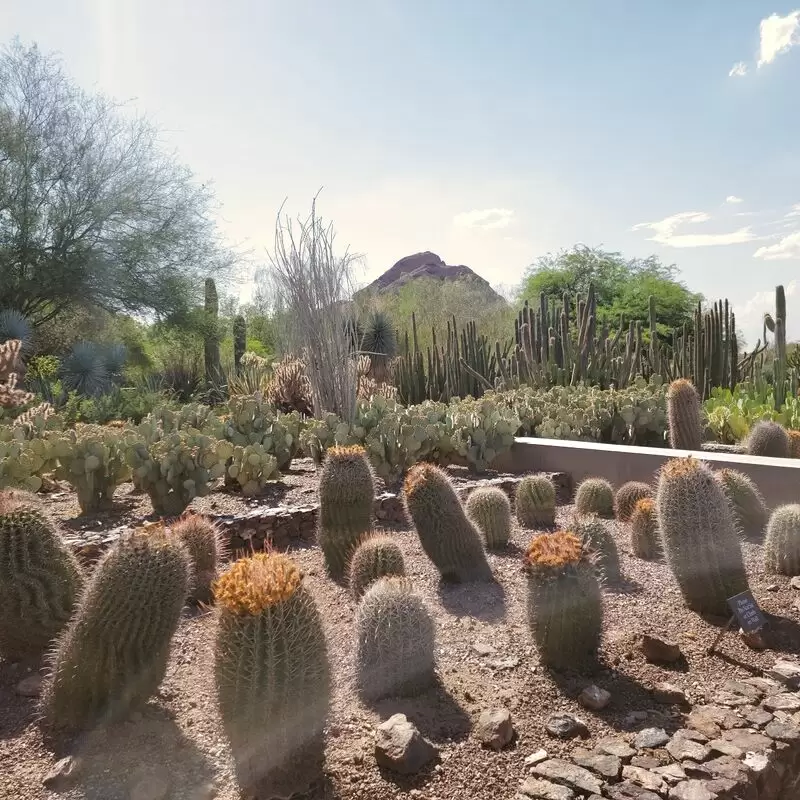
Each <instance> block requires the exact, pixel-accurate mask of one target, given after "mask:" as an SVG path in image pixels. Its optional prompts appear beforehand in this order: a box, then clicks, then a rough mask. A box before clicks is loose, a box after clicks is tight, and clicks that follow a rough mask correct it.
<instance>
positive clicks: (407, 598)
mask: <svg viewBox="0 0 800 800" xmlns="http://www.w3.org/2000/svg"><path fill="white" fill-rule="evenodd" d="M356 630H357V642H356V671H357V679H356V682H357V685H358V690H359V693H360V694H361V696H362V697H363V698H364V699H365V700H372V701H374V700H380V699H381V698H384V697H389V696H393V697H395V696H404V695H414V694H418V693H420V692H423V691H425V690H426V689H428V688H429V687H430V686H431V684H433V682H434V680H435V672H434V671H435V667H436V663H435V655H434V654H435V644H436V636H435V629H434V624H433V620H432V619H431V617H430V615H429V614H428V611H427V609H426V608H425V604H424V603H423V602H422V599H421V598H420V597H419V596H418V595H417V594H415V593H414V592H413V591H412V588H411V583H410V581H408V580H406V579H405V578H398V577H386V578H381V579H380V580H378V581H377V582H376V583H374V584H373V585H372V586H371V587H370V588H369V589H368V590H367V592H366V594H365V595H364V596H363V597H362V598H361V602H360V603H359V604H358V611H357V613H356Z"/></svg>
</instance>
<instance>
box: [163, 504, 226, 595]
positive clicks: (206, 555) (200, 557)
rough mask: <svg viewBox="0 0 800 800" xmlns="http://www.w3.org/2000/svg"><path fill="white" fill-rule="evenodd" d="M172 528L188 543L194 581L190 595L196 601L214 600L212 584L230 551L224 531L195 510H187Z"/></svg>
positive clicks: (187, 549) (185, 543) (187, 550)
mask: <svg viewBox="0 0 800 800" xmlns="http://www.w3.org/2000/svg"><path fill="white" fill-rule="evenodd" d="M172 531H173V533H174V534H175V535H176V536H177V537H178V538H179V539H180V540H181V541H182V542H183V543H184V545H185V546H186V552H187V553H188V555H189V561H190V563H191V565H192V570H193V573H194V585H193V589H192V592H191V594H190V597H189V599H190V600H192V601H193V602H196V603H210V602H211V600H212V596H211V584H212V583H213V582H214V580H215V579H216V577H217V570H218V569H219V564H220V562H221V561H222V560H223V558H224V557H225V555H226V553H225V546H224V544H223V541H222V532H221V531H220V529H219V528H218V527H217V525H216V524H215V523H214V522H213V521H212V520H211V519H209V518H208V517H204V516H201V515H200V514H192V513H187V514H184V515H183V516H182V517H181V518H180V519H179V520H178V521H177V522H176V523H175V524H174V525H173V526H172Z"/></svg>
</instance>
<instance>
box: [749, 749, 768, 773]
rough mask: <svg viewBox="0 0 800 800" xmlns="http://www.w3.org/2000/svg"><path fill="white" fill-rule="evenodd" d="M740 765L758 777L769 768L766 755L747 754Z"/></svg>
mask: <svg viewBox="0 0 800 800" xmlns="http://www.w3.org/2000/svg"><path fill="white" fill-rule="evenodd" d="M742 763H743V764H744V765H745V766H746V767H747V768H748V769H750V770H752V771H753V772H755V773H756V774H757V775H758V774H761V773H762V772H764V770H766V769H767V767H769V756H768V755H766V753H748V754H747V755H746V756H745V757H744V758H743V759H742Z"/></svg>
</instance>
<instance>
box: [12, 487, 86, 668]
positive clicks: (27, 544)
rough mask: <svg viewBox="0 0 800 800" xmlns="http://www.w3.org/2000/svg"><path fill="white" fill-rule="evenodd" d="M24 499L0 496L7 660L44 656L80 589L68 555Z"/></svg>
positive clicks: (20, 495) (37, 511) (79, 578)
mask: <svg viewBox="0 0 800 800" xmlns="http://www.w3.org/2000/svg"><path fill="white" fill-rule="evenodd" d="M25 494H26V493H23V492H16V491H14V490H11V491H10V492H0V653H2V654H3V656H4V657H5V658H7V659H10V660H17V659H37V658H39V657H40V656H41V655H42V654H43V653H44V652H45V650H46V649H47V648H48V647H49V645H50V643H51V642H52V641H53V639H54V638H55V637H56V636H58V634H59V633H60V632H61V630H62V629H63V627H64V626H65V625H66V624H67V622H68V621H69V618H70V616H71V615H72V611H73V609H74V607H75V604H76V602H77V600H78V596H79V595H80V591H81V588H82V584H83V576H82V575H81V570H80V567H79V566H78V562H77V561H76V560H75V556H73V554H72V551H71V550H70V549H69V547H68V546H67V545H66V544H65V543H64V542H63V540H62V539H61V537H60V536H59V534H58V531H57V530H56V529H55V527H54V526H53V524H52V523H51V522H50V521H49V520H48V519H47V517H46V516H45V515H44V514H43V513H42V511H41V510H40V508H39V507H38V503H37V504H36V505H29V504H27V503H26V501H25V497H24V495H25Z"/></svg>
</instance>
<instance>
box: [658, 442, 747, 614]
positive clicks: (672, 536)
mask: <svg viewBox="0 0 800 800" xmlns="http://www.w3.org/2000/svg"><path fill="white" fill-rule="evenodd" d="M656 505H657V508H658V526H659V528H660V529H661V538H662V546H663V548H664V555H665V556H666V558H667V562H668V563H669V566H670V568H671V569H672V573H673V575H674V576H675V579H676V581H677V582H678V586H679V587H680V590H681V593H682V594H683V597H684V600H685V602H686V605H687V606H688V607H689V608H691V609H692V610H694V611H697V612H699V613H701V614H719V615H725V614H727V613H728V606H727V599H728V598H729V597H733V596H734V595H735V594H739V593H740V592H744V591H746V590H747V575H746V573H745V569H744V563H743V560H742V548H741V545H740V543H739V537H738V535H737V534H736V527H735V525H734V522H733V515H732V513H731V510H730V506H729V505H728V501H727V500H726V498H725V494H724V493H723V491H722V488H721V487H720V485H719V483H718V482H717V481H716V480H715V478H714V475H713V473H712V472H711V470H710V469H709V468H708V467H707V466H706V465H705V464H702V463H701V462H699V461H697V460H696V459H693V458H675V459H672V460H671V461H669V462H667V464H665V466H664V467H663V469H662V470H661V475H660V477H659V482H658V494H657V500H656Z"/></svg>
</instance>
